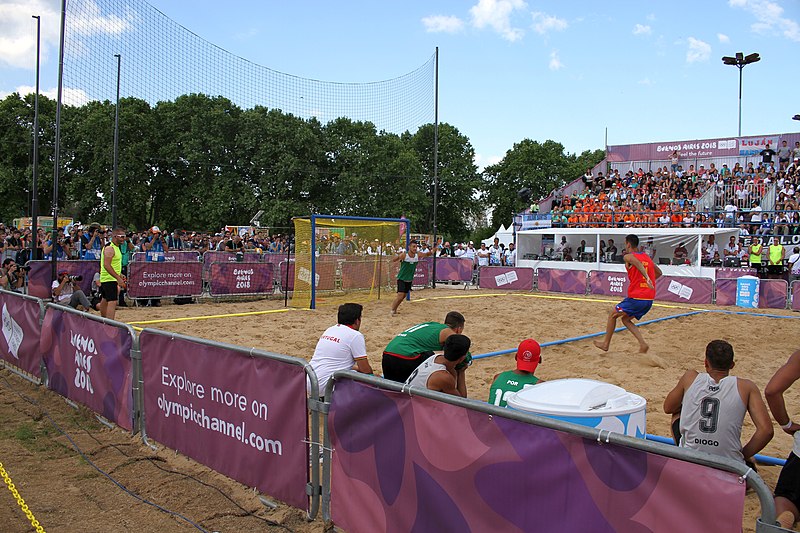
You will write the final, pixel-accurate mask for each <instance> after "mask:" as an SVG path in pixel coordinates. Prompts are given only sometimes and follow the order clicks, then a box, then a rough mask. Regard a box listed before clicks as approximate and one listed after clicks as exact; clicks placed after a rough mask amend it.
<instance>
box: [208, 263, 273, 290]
mask: <svg viewBox="0 0 800 533" xmlns="http://www.w3.org/2000/svg"><path fill="white" fill-rule="evenodd" d="M274 270H275V265H273V264H271V263H212V265H211V295H212V296H219V295H225V294H272V292H273V290H274V289H273V287H272V282H273V279H274V277H273V272H274Z"/></svg>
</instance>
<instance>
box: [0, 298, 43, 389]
mask: <svg viewBox="0 0 800 533" xmlns="http://www.w3.org/2000/svg"><path fill="white" fill-rule="evenodd" d="M40 312H41V308H40V307H39V303H38V302H35V301H33V300H29V299H27V298H23V297H22V295H17V294H11V293H8V292H0V313H2V318H3V334H2V335H0V356H2V358H3V359H4V360H5V361H6V362H7V363H8V364H10V365H13V366H15V367H17V368H19V369H20V370H24V371H25V372H27V373H29V374H33V375H34V376H36V377H37V378H38V377H41V375H42V372H41V362H42V355H41V352H40V351H39V339H40V337H41V336H42V326H41V325H40V324H39V314H40Z"/></svg>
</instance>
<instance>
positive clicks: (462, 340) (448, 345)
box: [444, 334, 472, 361]
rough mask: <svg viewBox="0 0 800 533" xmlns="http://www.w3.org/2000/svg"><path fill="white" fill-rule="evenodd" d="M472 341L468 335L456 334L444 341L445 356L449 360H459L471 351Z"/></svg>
mask: <svg viewBox="0 0 800 533" xmlns="http://www.w3.org/2000/svg"><path fill="white" fill-rule="evenodd" d="M471 344H472V341H470V340H469V337H467V336H466V335H459V334H454V335H450V336H449V337H447V338H446V339H445V341H444V358H445V359H447V360H448V361H458V360H459V359H461V358H462V357H464V356H465V355H467V352H468V351H469V347H470V345H471Z"/></svg>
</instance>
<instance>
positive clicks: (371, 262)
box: [342, 256, 419, 289]
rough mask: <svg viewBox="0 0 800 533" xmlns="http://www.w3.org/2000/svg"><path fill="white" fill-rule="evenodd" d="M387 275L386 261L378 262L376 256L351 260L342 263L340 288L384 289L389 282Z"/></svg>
mask: <svg viewBox="0 0 800 533" xmlns="http://www.w3.org/2000/svg"><path fill="white" fill-rule="evenodd" d="M370 258H372V259H370ZM418 270H419V268H418ZM389 274H390V272H389V268H388V265H387V263H386V261H381V260H379V258H378V256H367V257H366V258H364V259H355V258H351V259H350V260H349V261H343V262H342V288H343V289H373V288H374V289H377V288H378V285H382V286H384V287H385V286H386V285H387V284H388V282H389ZM379 280H380V281H379Z"/></svg>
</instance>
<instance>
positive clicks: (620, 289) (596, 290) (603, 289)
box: [589, 270, 629, 298]
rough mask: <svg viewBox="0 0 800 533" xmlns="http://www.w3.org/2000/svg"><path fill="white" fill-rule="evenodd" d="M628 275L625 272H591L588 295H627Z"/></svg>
mask: <svg viewBox="0 0 800 533" xmlns="http://www.w3.org/2000/svg"><path fill="white" fill-rule="evenodd" d="M628 284H629V281H628V274H626V273H625V272H601V271H599V270H592V271H591V273H590V275H589V293H590V294H594V295H602V296H618V297H620V298H625V297H626V296H627V295H628Z"/></svg>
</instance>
